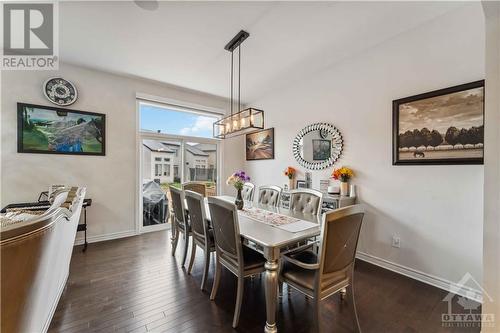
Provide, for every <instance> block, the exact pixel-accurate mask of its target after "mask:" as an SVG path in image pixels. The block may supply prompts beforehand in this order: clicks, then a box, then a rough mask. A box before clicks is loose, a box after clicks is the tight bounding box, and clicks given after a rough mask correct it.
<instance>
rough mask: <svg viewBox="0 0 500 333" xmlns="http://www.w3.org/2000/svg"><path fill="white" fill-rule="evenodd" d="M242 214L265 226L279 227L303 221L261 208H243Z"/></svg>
mask: <svg viewBox="0 0 500 333" xmlns="http://www.w3.org/2000/svg"><path fill="white" fill-rule="evenodd" d="M240 212H241V214H243V215H245V216H247V217H249V218H251V219H253V220H256V221H258V222H262V223H265V224H269V225H272V226H275V227H279V226H282V225H285V224H290V223H295V222H299V221H302V220H301V219H298V218H295V217H291V216H286V215H281V214H278V213H274V212H270V211H268V210H264V209H260V208H255V207H251V208H243V210H240Z"/></svg>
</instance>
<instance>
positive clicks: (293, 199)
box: [290, 189, 323, 215]
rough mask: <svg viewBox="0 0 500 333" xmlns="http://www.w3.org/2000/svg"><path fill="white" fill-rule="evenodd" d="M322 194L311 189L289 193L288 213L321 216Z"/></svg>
mask: <svg viewBox="0 0 500 333" xmlns="http://www.w3.org/2000/svg"><path fill="white" fill-rule="evenodd" d="M322 202H323V193H322V192H320V191H316V190H312V189H296V190H291V191H290V211H292V212H295V213H302V214H311V215H318V214H321V204H322Z"/></svg>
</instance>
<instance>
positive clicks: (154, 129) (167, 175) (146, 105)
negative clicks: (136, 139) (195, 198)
mask: <svg viewBox="0 0 500 333" xmlns="http://www.w3.org/2000/svg"><path fill="white" fill-rule="evenodd" d="M202 109H205V108H202ZM206 110H208V108H207V109H206ZM137 112H138V115H137V116H138V119H139V123H140V125H139V133H138V134H139V135H140V137H141V140H142V143H143V144H142V145H141V150H142V151H141V152H140V157H141V166H142V167H141V168H140V169H141V178H142V179H141V184H151V182H156V183H158V184H159V187H158V186H155V185H154V184H151V185H149V186H148V187H147V188H152V187H156V190H157V192H158V195H159V196H162V195H164V196H165V197H166V200H163V199H162V200H163V201H161V202H158V208H159V209H156V208H155V209H154V212H155V213H152V211H153V210H152V209H151V205H150V203H149V202H148V203H147V204H145V202H146V201H144V193H142V189H144V187H143V186H139V189H140V190H139V193H138V196H139V200H138V202H139V203H140V204H141V205H142V206H141V207H139V209H140V210H141V211H143V212H144V214H139V215H140V221H141V222H140V223H141V225H140V228H141V230H144V229H143V228H145V227H146V228H147V229H149V230H157V229H161V228H166V227H167V224H169V223H166V221H167V220H166V215H165V214H164V213H165V212H166V211H167V209H163V208H164V207H163V206H162V205H164V204H165V203H167V202H169V200H171V198H170V191H169V190H168V189H169V188H171V187H177V188H179V187H181V184H182V183H184V182H189V181H198V182H202V183H204V184H205V186H206V193H207V196H215V195H217V192H218V180H219V176H220V175H219V173H220V167H219V165H218V160H219V158H220V155H219V149H220V145H221V144H220V140H219V139H214V138H213V137H212V131H213V123H214V122H215V121H217V120H219V119H220V117H221V115H219V114H218V113H211V112H210V111H208V112H206V111H202V110H195V109H191V108H187V107H182V106H172V105H165V104H161V103H157V102H152V101H146V100H141V99H138V100H137ZM215 112H217V110H215ZM209 163H210V167H208V165H209ZM141 184H140V185H141ZM158 190H159V191H162V192H163V193H161V192H159V191H158ZM141 198H142V200H141Z"/></svg>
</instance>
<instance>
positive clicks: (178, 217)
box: [169, 186, 191, 267]
mask: <svg viewBox="0 0 500 333" xmlns="http://www.w3.org/2000/svg"><path fill="white" fill-rule="evenodd" d="M169 189H170V197H171V199H172V207H173V210H174V215H173V216H172V218H173V222H174V223H173V228H174V229H175V235H174V239H173V241H172V255H175V250H176V249H177V243H178V242H179V237H180V234H181V233H182V234H183V235H184V252H183V254H182V261H181V263H182V267H184V265H185V264H186V257H187V251H188V247H189V236H191V228H190V225H189V221H188V216H186V208H185V206H184V205H185V203H184V191H182V190H179V189H178V188H175V187H173V186H170V187H169Z"/></svg>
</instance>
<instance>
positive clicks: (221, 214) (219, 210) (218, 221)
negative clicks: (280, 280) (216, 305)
mask: <svg viewBox="0 0 500 333" xmlns="http://www.w3.org/2000/svg"><path fill="white" fill-rule="evenodd" d="M208 207H209V210H210V216H211V221H212V226H213V230H214V238H215V254H216V258H217V260H216V265H215V277H214V284H213V286H212V293H211V294H210V300H214V299H215V295H216V294H217V289H218V288H219V283H220V276H221V267H222V266H224V267H225V268H227V269H228V270H229V271H230V272H231V273H233V274H234V275H236V277H237V278H238V289H237V292H236V306H235V310H234V317H233V328H236V327H237V326H238V321H239V318H240V310H241V302H242V300H243V287H244V283H243V280H244V278H246V277H249V276H252V275H255V274H259V273H262V272H264V271H265V268H264V264H265V262H266V259H265V258H264V257H263V256H262V255H261V254H260V253H258V252H256V251H254V250H252V249H250V248H248V247H246V246H242V244H241V236H240V230H239V225H238V213H237V210H236V206H235V205H234V203H232V202H228V201H225V200H222V199H219V198H216V197H209V198H208Z"/></svg>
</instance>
